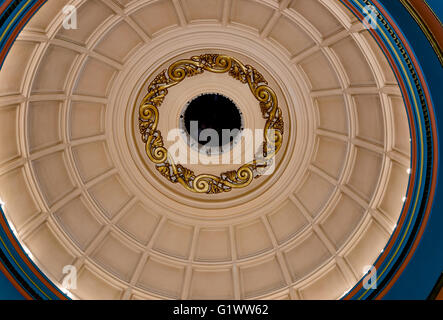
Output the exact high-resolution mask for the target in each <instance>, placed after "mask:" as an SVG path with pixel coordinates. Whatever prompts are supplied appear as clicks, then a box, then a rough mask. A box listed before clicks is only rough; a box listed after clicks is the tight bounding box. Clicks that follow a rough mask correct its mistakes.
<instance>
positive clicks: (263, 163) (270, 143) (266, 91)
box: [139, 54, 284, 194]
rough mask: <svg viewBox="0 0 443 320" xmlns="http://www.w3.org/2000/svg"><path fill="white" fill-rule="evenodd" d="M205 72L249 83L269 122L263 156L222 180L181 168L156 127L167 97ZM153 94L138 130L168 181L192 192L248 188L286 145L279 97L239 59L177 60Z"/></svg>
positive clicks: (205, 56) (160, 78)
mask: <svg viewBox="0 0 443 320" xmlns="http://www.w3.org/2000/svg"><path fill="white" fill-rule="evenodd" d="M204 71H209V72H213V73H229V75H230V76H232V77H233V78H235V79H237V80H239V81H240V82H241V83H243V84H248V86H249V88H250V90H251V92H252V94H253V95H254V97H255V98H256V99H257V100H258V101H259V105H260V109H261V112H262V116H263V118H264V119H266V124H265V127H264V136H263V138H264V143H263V154H262V156H256V157H255V159H254V160H253V161H251V162H249V163H246V164H244V165H243V166H241V167H240V168H239V169H238V170H234V171H229V172H224V173H222V174H220V176H218V177H217V176H214V175H211V174H200V175H195V174H194V172H193V171H191V170H189V169H188V168H186V167H184V166H183V165H181V164H177V165H176V164H175V163H174V161H173V159H172V157H171V156H170V155H169V154H168V150H167V149H166V148H165V147H164V143H163V138H162V134H161V132H160V130H158V129H157V125H158V121H159V116H160V115H159V107H160V106H161V104H162V103H163V100H164V99H165V97H166V95H167V94H168V89H169V88H171V87H173V86H176V85H177V84H179V83H180V82H182V81H183V80H184V79H185V78H187V77H193V76H196V75H198V74H201V73H203V72H204ZM148 90H149V91H148V93H147V94H146V96H145V97H144V98H143V100H142V102H141V104H140V107H139V129H140V133H141V137H142V140H143V142H144V143H145V145H146V154H147V155H148V157H149V159H150V160H151V161H152V162H153V163H155V164H156V169H157V170H158V171H159V172H160V173H161V174H162V175H163V176H164V177H165V178H166V179H168V180H169V181H170V182H172V183H180V184H181V185H183V187H185V188H186V189H187V190H189V191H191V192H196V193H207V194H215V193H222V192H229V191H231V190H232V189H235V188H244V187H247V186H248V185H250V184H251V182H252V180H253V179H254V178H257V177H260V176H261V175H263V173H265V172H266V171H267V170H268V169H269V167H270V165H271V164H272V162H273V161H274V156H275V155H276V154H277V152H278V151H279V150H280V147H281V145H282V143H283V131H284V122H283V117H282V112H281V110H280V108H279V107H278V99H277V95H276V94H275V92H274V90H273V89H271V88H270V87H269V86H268V82H267V81H266V80H265V79H264V77H263V75H262V74H261V73H260V72H258V71H257V70H256V69H255V68H254V67H252V66H250V65H244V64H243V63H241V62H240V61H239V60H237V59H236V58H233V57H229V56H226V55H219V54H203V55H200V56H193V57H191V58H190V59H183V60H179V61H176V62H174V63H172V64H171V65H170V66H169V68H168V70H163V71H162V72H160V73H159V74H158V75H157V76H156V77H155V78H154V80H153V81H152V82H151V83H150V84H149V87H148ZM272 135H274V136H272Z"/></svg>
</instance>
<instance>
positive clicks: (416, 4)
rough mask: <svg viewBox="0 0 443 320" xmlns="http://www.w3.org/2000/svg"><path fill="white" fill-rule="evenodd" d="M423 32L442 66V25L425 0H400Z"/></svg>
mask: <svg viewBox="0 0 443 320" xmlns="http://www.w3.org/2000/svg"><path fill="white" fill-rule="evenodd" d="M400 2H401V3H402V4H403V5H404V6H405V8H406V9H407V10H408V12H409V13H410V14H411V16H412V17H413V18H414V20H415V21H416V22H417V24H418V25H419V26H420V28H421V29H422V30H423V33H424V34H425V35H426V37H427V38H428V40H429V43H430V44H431V46H432V48H433V49H434V51H435V53H436V54H437V56H438V59H439V60H440V63H441V64H442V66H443V25H442V23H441V21H440V20H439V19H438V17H437V16H436V15H435V13H434V12H433V10H432V8H431V7H430V6H429V4H428V3H427V2H426V1H425V0H400Z"/></svg>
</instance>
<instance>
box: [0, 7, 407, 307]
mask: <svg viewBox="0 0 443 320" xmlns="http://www.w3.org/2000/svg"><path fill="white" fill-rule="evenodd" d="M67 4H72V5H74V6H75V7H76V8H78V9H77V23H78V28H77V29H66V28H64V27H63V19H64V17H65V16H64V14H63V10H62V9H63V8H64V6H65V5H67ZM206 54H215V55H223V56H228V57H233V58H235V59H237V60H238V61H241V62H242V63H243V64H244V65H249V66H252V67H253V68H254V69H256V70H257V71H258V72H259V73H260V75H261V76H262V77H263V78H264V79H266V83H267V84H268V86H269V87H270V88H272V90H273V91H274V92H275V94H276V98H277V99H278V107H279V110H280V113H281V117H282V120H283V121H284V130H282V137H283V140H282V141H283V142H282V145H281V148H280V150H279V152H278V153H277V155H276V157H275V163H274V164H275V168H274V171H273V172H272V173H271V174H267V175H263V176H261V177H257V178H256V179H253V181H252V182H250V184H249V185H247V186H246V187H244V188H233V189H232V190H230V191H229V192H219V193H211V194H208V193H198V192H192V191H189V190H187V189H186V188H183V185H180V184H179V183H173V182H172V181H168V179H166V178H165V176H164V175H162V172H161V171H160V170H158V168H157V170H156V164H154V163H152V161H150V159H149V157H148V156H147V154H146V152H145V151H146V150H145V144H144V141H143V140H142V137H141V134H140V130H139V106H140V104H141V103H142V102H141V101H142V99H143V97H144V96H145V95H146V94H147V92H148V91H149V88H148V85H149V84H150V83H151V82H152V81H153V80H154V78H155V76H156V75H158V74H159V73H160V72H161V71H162V70H164V69H167V68H168V67H169V66H170V65H171V64H173V63H174V62H176V61H180V60H183V59H188V60H189V59H190V58H191V57H198V56H202V55H206ZM208 93H211V94H212V93H217V94H221V95H223V96H225V97H227V98H229V99H231V101H233V103H235V105H236V106H237V107H238V109H239V110H240V112H241V114H242V119H243V120H242V124H243V125H244V128H250V129H253V130H255V129H259V128H261V129H263V127H264V126H265V124H266V119H264V118H263V115H262V112H261V111H260V105H259V101H257V98H256V97H254V95H253V94H251V90H250V88H249V87H248V85H247V84H245V83H241V82H239V81H238V79H235V77H233V76H232V75H230V74H228V73H213V72H208V71H205V72H202V73H201V74H198V75H195V76H193V77H189V78H186V79H185V80H183V81H182V82H181V83H179V84H177V85H176V86H174V87H171V88H169V89H168V94H167V96H165V98H164V101H163V103H162V105H161V107H159V115H160V116H159V123H158V129H159V130H161V132H162V133H163V138H164V143H165V145H167V146H168V147H170V146H171V142H170V141H167V139H166V136H167V133H168V132H169V131H170V130H172V129H174V128H179V127H180V121H181V120H180V115H182V114H183V110H184V108H185V106H186V104H187V103H188V102H189V101H191V100H192V99H194V98H195V97H197V96H199V95H202V94H208ZM405 110H406V109H405V106H404V103H403V99H402V96H401V92H400V89H399V86H398V84H397V81H396V78H395V76H394V74H393V72H392V71H391V68H390V66H389V64H388V62H387V60H386V58H385V56H384V55H383V53H382V51H381V50H380V49H379V47H378V46H377V44H376V43H375V41H374V40H373V38H372V37H371V35H370V34H369V32H368V30H366V29H365V27H364V26H363V24H362V23H361V22H359V21H358V20H357V19H356V18H355V17H354V15H353V14H352V13H351V12H350V11H349V10H348V9H347V8H346V7H345V6H343V5H342V4H341V3H340V2H339V1H335V0H318V1H317V0H315V1H314V0H293V1H291V0H281V1H276V0H157V1H149V0H146V1H145V0H134V1H129V0H87V1H81V0H75V1H66V0H63V1H62V0H49V1H48V2H46V3H45V4H44V5H43V7H42V8H41V9H40V10H39V11H38V12H37V14H36V15H35V16H34V17H33V18H32V19H31V20H30V21H29V23H28V24H27V25H26V27H25V29H24V30H23V31H22V32H21V33H20V35H19V37H18V39H17V40H16V42H15V43H14V45H13V47H12V49H11V51H10V53H9V55H8V57H7V59H6V61H5V64H4V66H3V67H2V69H1V72H0V127H1V130H2V135H1V137H0V143H1V145H2V148H1V149H0V198H1V199H2V201H3V202H4V203H5V206H4V209H5V214H6V216H7V218H8V220H9V222H10V224H11V226H12V227H13V228H14V230H15V232H16V234H17V237H18V238H19V240H20V242H21V243H22V245H23V246H24V247H25V248H26V249H27V251H28V252H29V254H30V256H31V257H32V259H33V261H34V262H35V263H36V264H37V265H38V266H39V268H41V270H43V271H44V273H45V274H46V275H47V276H48V278H49V279H50V280H52V281H53V282H54V283H56V284H58V285H60V286H61V284H62V282H63V277H64V273H63V268H64V267H65V266H67V265H73V266H75V267H76V269H77V273H78V282H77V288H76V289H72V290H71V291H70V293H69V294H70V296H71V297H73V298H78V299H259V298H266V299H338V298H340V297H342V296H343V295H344V294H345V293H346V292H347V291H348V290H350V289H351V288H352V287H353V286H354V285H355V284H356V283H357V282H358V281H359V280H360V279H361V278H362V276H363V275H364V274H365V272H366V270H365V267H366V266H369V265H372V264H373V263H374V261H375V260H376V258H377V257H378V256H379V255H380V252H381V251H382V250H383V248H384V247H385V245H386V243H387V242H388V239H389V237H390V235H391V234H392V232H393V230H394V229H395V226H396V223H397V220H398V218H399V215H400V212H401V210H402V207H403V202H404V201H405V198H404V197H405V195H406V191H407V187H408V181H409V173H410V169H409V168H410V161H411V151H410V149H411V146H410V141H411V139H410V133H409V124H408V117H407V114H406V111H405ZM179 139H182V138H179ZM186 147H187V148H188V149H189V151H190V153H193V152H194V153H195V152H197V153H198V151H195V150H193V149H192V148H191V147H189V146H186ZM235 148H237V147H236V146H234V147H233V149H232V150H230V152H231V153H233V152H234V149H235ZM242 152H243V153H244V150H243V151H240V154H242V155H243V153H242ZM241 164H242V162H241V161H240V164H239V163H236V164H213V163H209V164H206V163H202V162H199V163H196V164H190V165H189V166H188V167H189V169H190V170H192V171H193V172H195V173H196V174H200V173H209V174H212V175H215V176H218V175H219V174H220V173H221V172H229V171H231V170H235V169H237V168H238V167H240V166H241Z"/></svg>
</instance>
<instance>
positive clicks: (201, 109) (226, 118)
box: [182, 93, 243, 146]
mask: <svg viewBox="0 0 443 320" xmlns="http://www.w3.org/2000/svg"><path fill="white" fill-rule="evenodd" d="M182 117H184V125H185V128H186V131H187V132H188V134H189V135H190V136H191V137H192V138H193V139H194V140H195V141H198V142H199V144H200V145H206V144H208V143H210V144H209V145H208V146H223V145H224V144H226V143H228V142H232V141H233V139H234V138H235V137H236V135H238V134H239V132H240V130H242V129H243V128H242V121H241V112H240V111H239V109H238V108H237V106H236V105H235V103H234V102H233V101H232V100H230V99H229V98H227V97H225V96H223V95H221V94H216V93H208V94H202V95H200V96H198V97H196V98H194V99H193V100H191V101H190V102H189V104H188V106H187V107H186V110H185V112H184V115H183V116H182ZM193 121H195V122H194V130H192V126H191V123H192V122H193ZM195 128H198V130H195ZM205 129H213V130H215V131H216V132H217V134H218V137H219V141H218V142H217V143H216V141H211V138H207V139H206V137H205V134H204V132H203V130H205ZM223 129H227V130H231V133H232V134H231V135H230V136H229V138H226V136H225V138H224V139H223ZM202 132H203V135H202ZM224 134H225V135H226V131H225V132H224Z"/></svg>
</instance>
